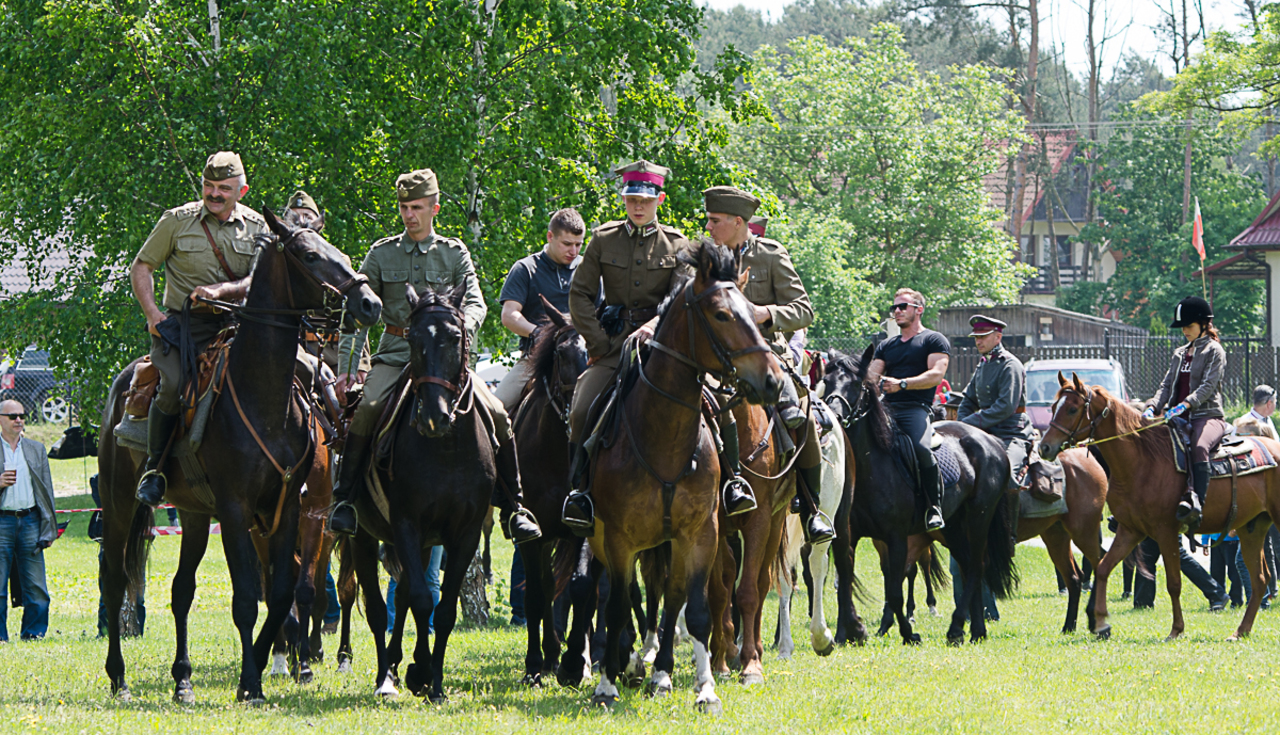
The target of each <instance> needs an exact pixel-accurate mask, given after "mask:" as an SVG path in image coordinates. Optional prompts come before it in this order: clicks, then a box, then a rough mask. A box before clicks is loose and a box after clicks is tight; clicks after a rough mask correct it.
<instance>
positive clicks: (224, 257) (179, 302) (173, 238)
mask: <svg viewBox="0 0 1280 735" xmlns="http://www.w3.org/2000/svg"><path fill="white" fill-rule="evenodd" d="M248 190H249V186H248V184H247V183H246V180H245V172H244V164H243V163H241V161H240V156H239V155H237V154H235V153H232V152H229V151H220V152H218V153H214V154H213V155H212V156H209V159H208V160H207V161H206V162H205V165H204V182H203V186H202V191H203V195H202V198H201V199H200V200H199V201H194V202H188V203H186V204H183V205H182V206H180V207H175V208H173V209H170V210H167V211H166V212H165V213H164V214H163V215H161V217H160V221H159V222H158V223H156V226H155V229H153V230H152V231H151V234H150V235H149V236H148V237H147V241H146V242H145V243H143V245H142V249H141V250H139V251H138V255H137V257H136V258H134V260H133V265H132V266H130V268H129V282H130V283H131V284H132V286H133V296H134V298H135V299H137V300H138V305H139V306H141V307H142V315H143V316H144V317H145V318H146V320H147V331H148V332H150V333H151V363H152V364H153V365H155V367H156V369H157V371H158V372H159V374H160V386H159V388H158V389H157V391H156V395H155V398H154V399H153V400H152V402H151V409H150V411H149V412H148V414H147V463H146V466H145V471H144V473H143V475H142V479H141V481H139V483H138V492H137V497H138V500H139V501H141V502H143V503H146V504H147V505H150V506H152V507H154V506H157V505H159V504H160V501H161V500H163V499H164V493H165V487H166V484H167V483H166V480H165V476H164V474H163V473H162V472H161V467H160V462H161V459H162V458H163V455H164V452H165V447H166V446H167V445H168V442H169V437H171V436H172V435H173V433H174V431H175V430H176V429H177V425H178V419H179V417H180V416H181V415H182V399H181V389H182V381H183V375H182V372H183V365H182V349H181V345H180V344H179V341H180V337H179V328H178V319H179V315H180V314H181V312H182V308H183V305H184V304H185V303H186V302H187V301H188V300H190V301H191V302H192V305H191V307H190V338H191V342H192V343H193V344H194V347H195V350H196V354H199V353H201V352H203V351H204V348H205V346H206V345H207V344H208V343H209V342H210V341H211V340H212V339H213V338H214V337H215V336H216V335H217V334H218V332H219V331H221V330H222V328H223V327H224V326H226V324H227V321H228V319H227V317H226V316H224V315H220V314H215V313H214V312H213V311H212V310H211V309H210V308H209V307H208V306H206V305H204V304H202V303H200V302H198V301H197V298H201V297H203V298H206V299H215V300H219V301H231V302H235V301H240V300H242V299H243V298H244V296H245V293H247V292H248V290H249V278H248V275H249V272H250V270H251V268H252V265H253V261H254V253H255V250H254V238H255V237H256V236H257V235H259V234H261V233H265V232H266V231H267V224H266V220H264V219H263V218H262V216H261V215H260V214H258V213H257V212H255V211H253V210H252V209H249V208H248V207H246V206H244V205H242V204H240V198H241V197H243V196H244V195H245V192H247V191H248ZM161 266H164V269H165V279H164V308H165V310H166V312H167V313H166V312H162V311H160V309H159V308H158V307H157V306H156V299H155V281H154V275H153V274H154V273H155V270H156V269H157V268H159V267H161ZM162 325H163V326H162Z"/></svg>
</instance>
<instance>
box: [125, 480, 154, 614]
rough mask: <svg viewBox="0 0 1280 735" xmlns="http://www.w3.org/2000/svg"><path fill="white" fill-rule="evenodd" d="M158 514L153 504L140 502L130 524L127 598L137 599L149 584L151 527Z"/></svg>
mask: <svg viewBox="0 0 1280 735" xmlns="http://www.w3.org/2000/svg"><path fill="white" fill-rule="evenodd" d="M155 523H156V514H155V511H153V510H151V506H149V505H145V504H143V503H138V507H137V509H135V510H134V511H133V520H132V521H131V522H130V524H129V537H128V538H127V539H126V540H125V547H124V579H125V598H124V599H125V600H136V599H138V595H140V594H142V591H143V590H145V589H146V586H147V556H148V555H149V554H150V552H151V529H152V528H154V527H155Z"/></svg>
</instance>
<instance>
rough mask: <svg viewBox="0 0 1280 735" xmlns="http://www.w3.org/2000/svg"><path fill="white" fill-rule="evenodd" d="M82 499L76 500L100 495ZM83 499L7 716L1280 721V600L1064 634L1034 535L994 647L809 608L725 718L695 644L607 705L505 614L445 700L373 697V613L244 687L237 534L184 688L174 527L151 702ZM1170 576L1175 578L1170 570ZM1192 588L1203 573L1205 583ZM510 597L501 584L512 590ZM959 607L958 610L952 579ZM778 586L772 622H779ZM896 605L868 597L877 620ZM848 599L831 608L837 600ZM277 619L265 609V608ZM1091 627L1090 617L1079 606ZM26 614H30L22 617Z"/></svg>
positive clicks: (842, 724) (291, 721)
mask: <svg viewBox="0 0 1280 735" xmlns="http://www.w3.org/2000/svg"><path fill="white" fill-rule="evenodd" d="M86 505H88V497H87V496H80V497H70V498H63V499H60V501H59V506H60V507H64V508H67V507H84V506H86ZM86 522H87V514H78V515H76V516H75V520H74V521H73V522H72V524H71V527H70V528H69V530H68V534H67V535H66V536H64V537H63V538H62V539H61V540H60V541H59V542H58V543H57V544H55V545H54V547H53V548H52V549H51V550H50V552H49V553H48V556H47V562H48V568H49V586H50V590H51V593H52V596H53V612H52V617H51V628H50V631H49V636H48V637H47V638H46V639H45V640H43V641H38V642H32V643H20V642H15V643H10V644H8V645H0V672H3V675H2V676H0V681H2V682H3V684H0V702H2V705H0V730H3V731H5V732H58V733H79V732H93V733H96V732H123V733H140V732H184V733H200V734H201V735H205V734H207V733H222V732H252V733H265V732H322V731H329V732H344V733H347V732H350V733H356V732H377V733H383V732H435V731H440V732H466V733H471V732H503V733H506V732H513V731H517V730H526V729H527V728H533V730H532V731H534V732H539V733H543V732H566V733H577V732H582V731H596V730H607V731H617V732H623V731H626V732H635V731H638V730H639V729H640V728H644V730H645V731H646V732H689V731H693V730H695V729H696V730H698V731H705V732H732V733H742V732H885V731H891V732H913V733H914V732H939V731H943V732H1015V731H1024V730H1025V731H1033V732H1093V733H1097V732H1212V731H1216V730H1224V731H1227V732H1238V731H1257V732H1262V731H1266V732H1274V731H1275V730H1276V718H1277V714H1278V713H1280V704H1278V703H1280V615H1278V614H1277V613H1276V612H1263V613H1261V614H1260V617H1259V620H1258V623H1257V625H1256V627H1255V634H1254V636H1253V638H1252V639H1250V640H1248V641H1246V642H1243V643H1235V644H1231V643H1226V642H1224V641H1223V639H1224V638H1225V637H1226V636H1227V635H1228V634H1229V633H1230V632H1231V631H1232V630H1233V628H1234V626H1235V624H1236V622H1237V620H1238V615H1237V614H1236V613H1234V612H1232V613H1228V614H1223V615H1215V614H1210V613H1209V612H1208V610H1207V607H1208V606H1207V603H1206V602H1205V601H1204V599H1203V598H1202V597H1201V596H1200V595H1199V594H1198V593H1197V592H1196V591H1195V590H1194V588H1191V589H1190V591H1189V593H1188V594H1184V597H1183V600H1184V603H1185V605H1186V608H1187V610H1188V613H1187V629H1188V632H1187V634H1186V635H1185V636H1184V637H1183V638H1182V639H1181V640H1179V641H1177V642H1174V643H1164V642H1162V641H1163V638H1164V636H1165V634H1166V633H1167V632H1168V627H1169V613H1168V597H1167V596H1166V595H1165V593H1164V591H1163V589H1162V590H1161V592H1160V594H1159V596H1158V597H1157V607H1156V609H1155V610H1154V611H1144V612H1135V611H1133V610H1132V608H1131V606H1130V604H1129V603H1128V602H1120V601H1118V599H1117V598H1118V595H1119V589H1120V588H1119V579H1118V578H1116V579H1114V580H1113V581H1114V582H1115V583H1116V584H1115V585H1114V586H1113V590H1114V592H1113V594H1112V600H1113V606H1112V611H1113V614H1114V616H1113V618H1112V623H1113V624H1114V626H1115V630H1114V636H1113V638H1112V639H1111V640H1110V641H1107V642H1098V641H1094V640H1093V639H1092V638H1091V637H1090V636H1088V635H1086V634H1084V633H1077V634H1075V635H1070V636H1063V635H1060V634H1059V633H1058V630H1059V628H1060V627H1061V622H1062V615H1063V611H1064V606H1065V600H1064V599H1063V598H1061V597H1059V596H1058V594H1057V591H1056V589H1055V587H1056V585H1055V583H1054V576H1053V570H1052V567H1051V566H1050V565H1049V562H1048V559H1047V557H1046V555H1045V553H1044V551H1043V550H1042V549H1038V548H1035V547H1029V546H1023V547H1021V548H1020V550H1019V553H1018V557H1017V559H1018V563H1019V566H1020V569H1021V572H1022V578H1023V583H1022V587H1021V589H1020V591H1019V592H1018V594H1017V596H1016V597H1015V598H1014V599H1011V600H1007V601H1003V602H1002V603H1001V606H1000V609H1001V616H1002V618H1001V620H1000V621H999V622H996V623H993V624H992V625H991V638H990V640H988V641H986V642H985V643H981V644H978V645H966V646H964V647H962V648H949V647H947V646H946V645H945V642H944V641H945V631H946V627H947V624H948V621H947V618H945V617H939V618H931V617H928V616H927V615H922V616H921V617H920V619H919V621H918V622H919V629H920V632H921V633H922V635H923V636H924V644H923V645H922V646H920V647H918V648H904V647H903V646H902V645H900V644H899V643H898V640H897V638H896V637H890V638H886V639H878V640H875V641H873V642H871V643H869V644H867V645H866V646H864V647H860V648H859V647H850V648H844V649H839V650H837V651H836V653H835V654H834V655H832V656H830V657H829V658H819V657H818V656H816V655H814V654H813V653H812V651H811V650H810V649H809V648H808V647H807V641H808V634H807V624H808V621H807V618H805V617H804V616H802V615H798V616H797V619H796V620H795V628H794V636H795V638H796V642H797V646H798V647H799V648H798V651H797V655H796V657H795V659H794V660H792V661H790V662H780V661H778V660H777V654H776V652H775V651H774V650H772V649H771V648H770V649H768V650H766V653H765V665H766V683H765V684H764V685H763V686H760V687H756V688H752V689H744V688H742V687H741V686H740V685H738V684H737V683H736V682H734V681H724V682H721V683H720V685H719V689H718V691H719V694H720V697H721V698H722V699H723V701H724V715H723V716H722V717H720V718H719V719H711V718H708V717H706V716H703V715H699V714H698V713H696V712H695V711H694V710H693V708H692V702H693V696H692V693H691V691H690V689H689V687H690V685H691V683H692V666H691V664H690V657H691V648H690V647H689V646H688V645H686V646H684V647H682V648H681V649H680V650H679V651H678V652H677V667H676V680H675V683H676V687H677V689H676V692H675V694H674V695H673V696H671V697H669V698H666V699H663V700H649V699H646V698H644V697H643V696H642V695H641V694H640V693H638V692H625V693H624V696H623V701H622V702H621V704H620V705H619V706H617V707H616V708H615V709H614V711H613V712H604V711H600V710H593V709H592V708H591V707H590V706H589V704H588V700H589V697H590V689H589V688H584V689H581V690H570V689H562V688H560V687H558V686H556V685H554V684H553V685H551V686H549V687H547V688H544V689H540V690H533V691H531V690H528V689H524V688H521V687H520V686H519V685H518V684H517V682H518V680H519V678H520V675H521V669H522V664H523V655H524V640H525V636H524V632H523V629H516V628H511V627H505V626H495V627H492V628H488V629H483V630H461V631H457V632H456V633H455V635H454V636H453V638H452V640H451V646H450V649H449V653H448V658H447V670H446V674H445V686H446V690H447V692H448V695H449V697H450V701H449V703H448V704H446V705H443V706H432V705H428V704H426V703H424V702H422V701H421V700H417V699H415V698H413V697H410V696H407V695H402V696H401V698H400V699H399V700H397V701H391V702H379V701H376V700H375V699H374V697H373V694H372V692H373V688H374V683H373V674H374V671H373V665H374V661H373V646H372V642H371V639H370V637H369V635H368V628H367V626H366V625H365V623H364V620H363V617H360V616H358V617H357V619H356V621H355V623H354V626H355V630H356V633H355V635H354V636H353V637H354V641H355V646H356V660H355V671H354V673H352V674H349V675H339V674H337V673H336V671H335V662H334V661H333V659H332V656H333V653H334V651H336V647H337V645H336V640H335V639H334V638H332V637H327V638H326V645H327V646H328V648H329V655H330V658H329V659H327V660H326V661H325V663H324V664H322V665H320V666H319V667H318V668H317V670H316V681H315V683H314V684H312V685H311V686H309V687H306V688H301V687H298V686H296V685H294V684H293V683H292V681H291V680H288V679H271V680H269V681H268V682H267V684H266V692H267V704H266V705H265V706H260V707H247V706H243V705H237V704H236V703H235V701H234V697H235V695H234V691H235V690H234V687H235V682H236V677H237V675H238V668H237V667H238V664H237V660H238V653H239V652H238V648H237V647H236V643H235V640H236V638H235V631H234V628H233V626H232V624H231V616H230V598H231V589H230V584H229V582H228V580H227V575H226V571H225V563H224V560H223V554H222V549H221V546H220V545H219V544H218V543H217V539H218V538H219V537H216V536H215V537H214V540H215V543H213V544H211V545H210V549H209V554H208V556H207V558H206V559H205V562H204V566H203V567H202V568H201V570H200V576H199V585H200V588H199V591H198V592H197V596H196V602H195V606H194V609H193V613H192V659H193V663H194V666H195V676H194V683H195V686H196V692H197V696H198V698H199V701H198V703H197V704H196V705H195V706H192V707H186V706H179V705H175V704H173V703H172V702H171V701H170V694H171V691H172V681H171V679H170V676H169V666H170V664H171V661H172V655H173V651H172V645H173V643H172V641H173V620H172V616H171V614H170V612H169V609H168V597H169V580H170V573H171V570H172V569H173V568H174V567H175V565H176V561H177V554H178V539H177V538H173V537H165V538H160V539H157V540H156V541H155V543H154V549H153V553H152V557H151V567H150V577H149V586H148V603H149V604H148V612H149V618H148V625H147V635H146V637H145V638H144V639H141V640H137V639H135V640H130V641H127V642H126V643H125V648H124V651H125V659H126V663H127V666H128V671H129V674H128V677H129V683H130V687H131V689H132V691H133V694H134V697H135V699H134V701H133V702H132V703H129V704H121V703H118V702H116V701H113V700H112V699H111V697H110V696H109V694H108V685H107V678H106V675H105V673H104V672H103V668H102V666H103V659H104V656H105V653H106V643H105V642H104V641H101V640H97V639H96V638H95V625H96V611H97V599H98V591H97V583H96V582H97V545H96V544H95V543H93V542H91V541H89V540H88V539H87V538H86V537H85V534H84V531H85V524H86ZM860 552H861V553H860V561H861V563H860V565H859V567H860V568H859V571H860V572H861V573H862V575H863V576H864V579H865V581H866V582H867V583H868V586H869V588H870V589H873V590H876V592H877V594H878V593H879V575H878V573H877V572H876V566H877V565H876V564H874V563H873V561H872V558H871V550H870V548H869V547H865V548H862V549H860ZM510 559H511V547H510V545H509V544H508V543H507V542H505V541H501V540H499V539H495V576H496V577H497V581H496V583H495V587H494V588H491V602H494V603H495V604H494V607H495V610H494V612H495V617H500V618H503V619H505V617H506V616H508V615H509V609H508V608H507V606H506V604H505V595H506V588H507V581H506V580H507V576H508V574H507V571H508V570H509V568H510ZM1161 584H1163V581H1161ZM1188 587H1189V585H1188ZM499 595H501V596H502V598H503V599H502V600H501V601H499V600H495V599H494V598H496V597H498V596H499ZM942 598H943V599H942V601H941V603H940V608H941V609H942V611H943V613H944V615H945V614H949V613H950V610H951V608H952V604H951V601H950V592H949V591H948V592H946V593H944V594H943V595H942ZM828 599H829V600H834V596H829V597H828ZM774 600H775V598H773V597H772V596H771V600H770V604H769V606H768V608H767V612H766V628H767V629H768V630H772V629H773V625H774V620H775V619H776V611H777V607H776V602H775V601H774ZM878 610H879V606H878V605H876V604H869V605H866V606H862V607H861V608H860V611H861V612H862V613H863V614H864V617H873V616H874V617H877V618H878ZM828 614H829V615H830V614H831V611H829V613H828ZM264 617H265V611H264V612H263V613H262V614H260V617H259V622H261V621H262V619H263V618H264ZM1080 620H1081V626H1082V627H1083V624H1084V622H1083V621H1084V618H1083V616H1081V619H1080ZM9 625H10V630H11V631H13V630H15V629H16V626H17V615H16V613H15V614H12V615H10V618H9Z"/></svg>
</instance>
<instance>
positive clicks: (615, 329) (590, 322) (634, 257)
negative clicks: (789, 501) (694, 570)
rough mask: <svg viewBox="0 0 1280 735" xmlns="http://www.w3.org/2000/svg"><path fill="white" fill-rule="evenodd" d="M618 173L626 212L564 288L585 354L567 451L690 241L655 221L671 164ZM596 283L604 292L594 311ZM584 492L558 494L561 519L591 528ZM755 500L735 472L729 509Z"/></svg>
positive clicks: (652, 316)
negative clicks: (588, 359) (588, 361)
mask: <svg viewBox="0 0 1280 735" xmlns="http://www.w3.org/2000/svg"><path fill="white" fill-rule="evenodd" d="M617 173H619V174H621V175H622V182H623V187H622V192H621V193H622V198H623V200H624V201H625V203H626V208H627V218H626V219H625V220H616V221H613V222H606V223H605V224H603V225H600V226H599V227H597V228H596V229H595V231H594V232H592V236H591V242H590V243H588V244H587V247H586V249H585V250H583V252H582V262H581V264H580V265H579V266H578V270H577V273H576V274H575V275H574V277H573V284H572V286H570V290H569V315H570V318H571V319H572V320H573V326H574V327H576V328H577V329H578V333H579V334H581V335H582V337H583V338H584V339H585V340H586V342H587V352H588V353H589V354H590V355H591V364H590V366H589V367H588V368H587V370H586V372H584V373H583V374H582V376H581V377H580V378H578V385H577V388H575V389H574V393H573V404H572V405H571V407H570V409H569V429H570V440H569V441H570V451H571V453H572V454H573V455H574V456H577V455H578V454H579V452H578V447H580V446H581V444H582V442H583V441H584V440H585V439H586V438H587V437H586V433H585V432H586V431H587V430H588V427H587V426H586V423H587V414H588V412H589V411H590V409H591V404H592V403H593V402H594V401H595V399H596V397H597V396H599V395H600V393H601V392H603V391H604V389H605V387H606V386H608V385H609V383H610V382H612V381H613V379H614V376H615V374H616V373H617V370H618V364H619V361H620V360H621V357H622V348H623V344H624V343H625V342H626V341H627V338H628V337H630V336H631V335H632V334H633V333H634V334H636V336H637V338H638V339H639V340H641V341H645V340H648V339H649V338H650V337H652V336H653V332H654V329H655V327H656V325H657V323H658V304H659V303H661V302H662V300H663V299H664V298H666V296H667V293H668V292H669V291H670V290H671V284H672V281H673V278H674V277H675V275H676V273H677V271H678V270H679V268H678V267H677V266H678V261H677V260H676V254H677V253H679V252H680V250H681V249H683V248H685V247H687V246H688V244H689V241H688V239H686V238H685V236H684V233H682V232H680V231H679V230H677V229H676V228H674V227H670V226H667V225H664V224H661V223H659V222H658V206H659V205H661V204H662V202H664V201H666V197H667V195H666V193H665V192H663V191H662V187H663V184H665V183H666V178H667V177H668V176H670V175H671V172H670V170H668V169H666V168H664V167H662V166H658V165H656V164H653V163H650V162H649V161H644V160H641V161H636V162H635V163H631V164H627V165H626V166H623V167H621V168H619V169H617ZM633 262H634V265H633ZM601 284H603V287H604V300H603V306H602V308H601V309H600V310H599V313H597V309H596V300H597V298H598V296H599V294H600V287H601ZM735 441H736V439H735ZM583 459H585V458H583ZM577 466H578V462H575V467H577ZM577 474H579V473H577V472H575V475H577ZM573 479H574V481H576V480H577V478H576V477H575V478H573ZM589 492H590V488H589V487H575V489H574V492H573V493H571V494H570V495H569V497H568V498H566V499H565V504H564V512H563V521H564V523H565V524H566V525H568V526H569V527H570V528H573V529H575V530H576V531H577V532H580V533H590V531H591V529H592V528H594V526H595V512H594V510H593V508H592V506H591V498H590V494H589ZM755 505H756V503H755V498H754V497H753V496H752V495H751V489H750V486H748V485H747V484H746V483H744V482H742V481H741V480H740V479H739V481H738V482H736V483H734V482H730V483H728V484H727V485H726V486H725V506H726V509H727V511H728V512H729V514H730V515H734V514H737V513H744V512H746V511H749V510H751V509H752V508H754V507H755Z"/></svg>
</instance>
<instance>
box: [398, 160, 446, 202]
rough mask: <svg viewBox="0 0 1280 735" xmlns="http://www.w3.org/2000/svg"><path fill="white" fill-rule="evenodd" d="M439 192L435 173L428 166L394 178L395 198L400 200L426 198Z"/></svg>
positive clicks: (410, 200) (407, 200) (408, 200)
mask: <svg viewBox="0 0 1280 735" xmlns="http://www.w3.org/2000/svg"><path fill="white" fill-rule="evenodd" d="M439 193H440V187H439V185H438V184H437V183H436V173H435V171H432V170H431V169H429V168H420V169H418V170H417V171H410V172H409V173H407V174H400V176H399V178H397V179H396V198H397V199H399V200H400V201H402V202H412V201H414V200H415V199H426V198H427V197H429V196H435V195H436V194H439Z"/></svg>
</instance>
